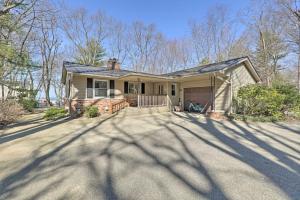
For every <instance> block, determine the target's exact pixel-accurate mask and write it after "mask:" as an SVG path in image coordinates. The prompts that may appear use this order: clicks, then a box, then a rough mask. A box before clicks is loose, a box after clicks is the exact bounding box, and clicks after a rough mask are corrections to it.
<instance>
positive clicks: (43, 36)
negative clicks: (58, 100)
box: [38, 16, 60, 106]
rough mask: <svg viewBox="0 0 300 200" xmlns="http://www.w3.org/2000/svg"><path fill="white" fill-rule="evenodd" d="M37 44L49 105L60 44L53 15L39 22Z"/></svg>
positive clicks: (43, 83)
mask: <svg viewBox="0 0 300 200" xmlns="http://www.w3.org/2000/svg"><path fill="white" fill-rule="evenodd" d="M38 45H39V48H40V54H41V61H42V85H43V89H44V92H45V98H46V101H47V104H48V105H49V106H51V105H52V103H51V100H50V88H51V84H52V79H53V74H54V70H55V67H57V65H58V63H57V54H58V48H59V46H60V41H59V38H58V34H57V20H56V18H55V16H50V18H49V19H48V20H47V22H45V21H42V22H41V33H40V40H39V43H38Z"/></svg>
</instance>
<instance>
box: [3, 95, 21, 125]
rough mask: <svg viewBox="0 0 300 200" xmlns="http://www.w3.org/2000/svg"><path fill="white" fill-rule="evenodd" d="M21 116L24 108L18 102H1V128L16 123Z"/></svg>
mask: <svg viewBox="0 0 300 200" xmlns="http://www.w3.org/2000/svg"><path fill="white" fill-rule="evenodd" d="M21 114H22V107H21V106H20V105H19V104H18V103H17V102H16V101H14V100H6V101H0V127H2V126H6V125H7V124H9V123H12V122H14V121H15V120H17V118H18V117H19V116H20V115H21Z"/></svg>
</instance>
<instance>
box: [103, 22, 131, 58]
mask: <svg viewBox="0 0 300 200" xmlns="http://www.w3.org/2000/svg"><path fill="white" fill-rule="evenodd" d="M127 38H128V27H127V26H126V25H125V24H123V23H122V22H119V21H116V20H111V22H110V26H109V34H108V37H107V40H108V42H107V43H108V48H107V54H108V56H109V57H111V58H117V59H118V61H119V62H120V63H124V62H125V60H126V59H127V57H128V50H129V42H128V39H127Z"/></svg>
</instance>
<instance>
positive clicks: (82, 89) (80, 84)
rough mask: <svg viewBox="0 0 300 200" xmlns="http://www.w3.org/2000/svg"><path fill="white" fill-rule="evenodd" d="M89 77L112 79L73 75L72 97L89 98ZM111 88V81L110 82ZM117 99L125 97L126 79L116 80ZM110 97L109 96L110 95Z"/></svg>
mask: <svg viewBox="0 0 300 200" xmlns="http://www.w3.org/2000/svg"><path fill="white" fill-rule="evenodd" d="M87 78H93V79H98V80H110V79H107V78H98V77H88V76H73V79H72V87H71V94H72V98H71V99H87V98H86V89H87V88H86V87H87ZM108 88H109V83H108ZM114 92H115V99H123V98H124V95H123V94H124V81H121V80H115V89H114ZM108 99H109V97H108Z"/></svg>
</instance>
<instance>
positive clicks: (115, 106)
mask: <svg viewBox="0 0 300 200" xmlns="http://www.w3.org/2000/svg"><path fill="white" fill-rule="evenodd" d="M127 106H128V103H127V101H126V100H125V99H122V100H120V101H119V102H113V103H111V104H110V109H109V112H110V113H111V114H113V113H115V112H118V111H119V110H122V109H123V108H125V107H127Z"/></svg>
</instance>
